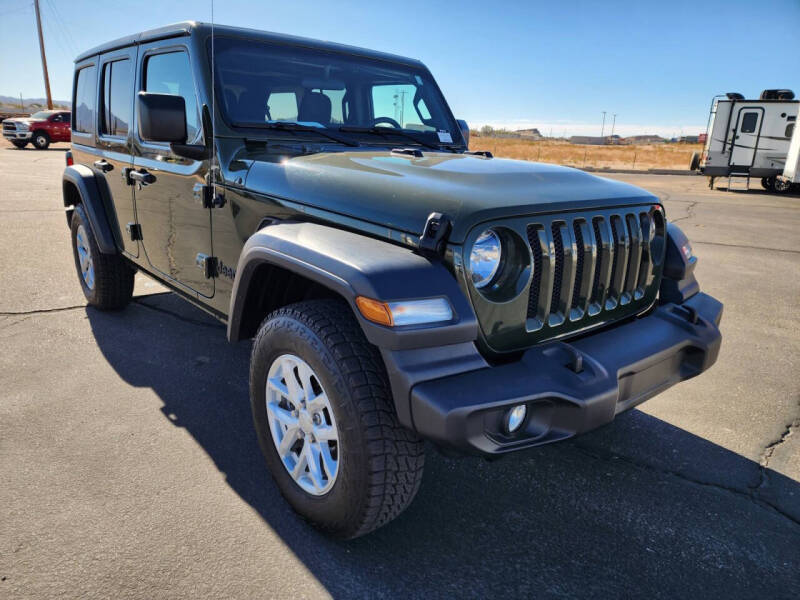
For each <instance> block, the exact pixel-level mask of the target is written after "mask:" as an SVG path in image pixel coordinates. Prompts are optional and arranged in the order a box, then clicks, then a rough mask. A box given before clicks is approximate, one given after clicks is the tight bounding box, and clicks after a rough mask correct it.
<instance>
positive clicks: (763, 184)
mask: <svg viewBox="0 0 800 600" xmlns="http://www.w3.org/2000/svg"><path fill="white" fill-rule="evenodd" d="M771 179H773V178H772V177H762V178H761V187H763V188H764V189H765V190H771V189H772V182H771V181H770V180H771Z"/></svg>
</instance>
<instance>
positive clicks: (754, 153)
mask: <svg viewBox="0 0 800 600" xmlns="http://www.w3.org/2000/svg"><path fill="white" fill-rule="evenodd" d="M798 106H800V101H798V100H795V99H794V92H792V91H791V90H764V92H762V93H761V97H760V98H759V99H758V100H747V99H746V98H745V97H744V96H742V95H741V94H733V93H731V94H726V95H724V96H716V97H715V98H714V99H713V101H712V102H711V112H710V114H709V118H708V127H707V129H706V145H705V148H704V150H703V154H702V156H701V157H700V161H699V165H694V164H693V165H692V166H693V167H695V166H699V168H700V172H701V173H703V174H704V175H707V176H708V177H709V178H710V182H709V187H713V186H714V178H716V177H728V178H729V179H730V178H731V177H747V180H748V185H749V183H750V178H752V177H755V178H760V179H761V184H762V185H763V186H764V187H765V188H767V189H770V190H773V191H784V190H782V189H779V188H781V187H782V185H781V184H780V183H779V180H778V176H779V175H782V174H783V169H784V167H785V166H786V156H787V154H788V152H789V145H790V142H791V139H792V134H793V131H794V128H795V122H796V121H797V112H798ZM729 187H730V186H729Z"/></svg>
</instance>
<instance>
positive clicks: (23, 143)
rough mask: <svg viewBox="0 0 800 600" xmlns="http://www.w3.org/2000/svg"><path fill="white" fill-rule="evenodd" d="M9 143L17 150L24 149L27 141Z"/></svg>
mask: <svg viewBox="0 0 800 600" xmlns="http://www.w3.org/2000/svg"><path fill="white" fill-rule="evenodd" d="M11 143H12V144H14V145H15V146H16V147H17V148H24V147H25V146H27V145H28V140H11Z"/></svg>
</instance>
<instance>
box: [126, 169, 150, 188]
mask: <svg viewBox="0 0 800 600" xmlns="http://www.w3.org/2000/svg"><path fill="white" fill-rule="evenodd" d="M128 180H129V181H130V182H131V185H133V182H134V181H135V182H136V183H138V184H139V185H150V184H151V183H155V182H156V176H155V175H153V174H152V173H148V172H147V171H145V170H144V169H142V170H141V171H136V170H134V169H131V170H130V171H128Z"/></svg>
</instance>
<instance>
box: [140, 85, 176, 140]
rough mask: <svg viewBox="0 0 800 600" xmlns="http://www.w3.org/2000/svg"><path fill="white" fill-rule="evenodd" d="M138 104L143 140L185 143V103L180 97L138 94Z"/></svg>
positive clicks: (146, 93)
mask: <svg viewBox="0 0 800 600" xmlns="http://www.w3.org/2000/svg"><path fill="white" fill-rule="evenodd" d="M138 103H139V135H141V136H142V139H143V140H146V141H148V142H169V143H174V144H185V143H186V102H185V101H184V99H183V98H182V97H181V96H174V95H172V94H151V93H149V92H139V96H138Z"/></svg>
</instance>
